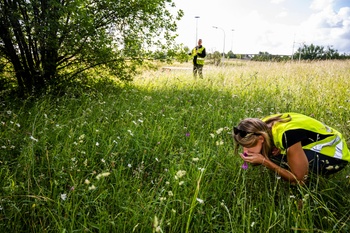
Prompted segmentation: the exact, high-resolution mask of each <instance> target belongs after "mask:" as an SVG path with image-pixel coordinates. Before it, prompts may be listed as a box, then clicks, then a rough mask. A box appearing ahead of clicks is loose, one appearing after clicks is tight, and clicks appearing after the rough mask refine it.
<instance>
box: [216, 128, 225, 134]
mask: <svg viewBox="0 0 350 233" xmlns="http://www.w3.org/2000/svg"><path fill="white" fill-rule="evenodd" d="M223 130H224V128H220V129H218V130H216V133H217V134H221V133H222V131H223Z"/></svg>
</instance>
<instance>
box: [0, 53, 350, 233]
mask: <svg viewBox="0 0 350 233" xmlns="http://www.w3.org/2000/svg"><path fill="white" fill-rule="evenodd" d="M177 67H178V69H173V70H171V71H169V70H167V69H165V70H162V69H161V68H160V69H158V70H145V71H143V72H142V74H140V75H139V76H137V77H136V78H135V80H134V81H133V82H132V83H130V84H123V83H120V82H118V81H117V80H114V79H113V78H112V77H110V78H108V79H107V78H105V77H102V74H101V71H100V72H96V73H94V74H91V76H92V78H90V79H87V80H84V79H81V80H80V81H81V82H83V83H84V84H85V86H84V87H82V86H80V85H72V86H70V87H69V88H67V90H66V92H65V93H59V94H57V95H44V96H42V97H36V98H30V99H27V100H17V99H11V98H2V99H0V106H1V108H0V177H1V179H0V231H1V232H177V233H178V232H232V233H239V232H242V233H247V232H254V233H255V232H278V233H279V232H349V231H350V208H349V206H350V166H348V167H347V168H346V169H344V170H342V171H341V172H339V173H337V174H335V175H333V176H331V177H327V178H325V177H312V176H311V177H310V182H309V183H307V184H306V185H305V186H291V185H290V184H288V183H287V182H285V181H283V180H282V179H281V178H280V177H278V176H276V175H275V174H274V173H273V172H271V171H269V170H267V169H265V168H264V167H262V166H251V165H249V168H248V169H247V170H243V169H242V168H241V165H242V160H241V159H240V157H239V156H238V155H236V154H234V144H233V140H232V135H231V131H232V128H233V126H234V125H236V124H237V123H238V122H239V121H240V120H241V119H243V118H246V117H258V118H260V117H263V116H265V115H269V114H272V113H278V112H287V111H293V112H300V113H303V114H306V115H309V116H313V117H315V118H316V119H319V120H320V121H323V122H324V123H326V124H328V125H329V126H332V127H334V128H336V129H338V130H339V131H340V132H342V133H343V134H344V136H345V137H346V138H347V139H348V142H349V143H348V145H349V146H350V128H349V127H350V111H349V110H350V61H349V60H347V61H320V62H301V63H299V62H286V63H268V62H262V63H258V62H251V61H232V62H230V63H227V64H226V65H225V66H224V67H215V66H210V65H206V66H205V68H204V79H199V78H194V77H193V76H192V71H191V68H192V67H191V64H190V63H187V64H185V65H178V66H177ZM185 68H187V69H185Z"/></svg>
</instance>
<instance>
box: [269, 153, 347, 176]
mask: <svg viewBox="0 0 350 233" xmlns="http://www.w3.org/2000/svg"><path fill="white" fill-rule="evenodd" d="M304 152H305V155H306V157H307V160H308V161H309V171H310V172H311V173H314V174H317V175H325V176H327V175H331V174H334V173H336V172H338V171H340V170H342V169H343V168H345V166H346V165H347V164H348V161H345V160H341V159H337V158H334V157H329V156H326V155H323V154H319V153H317V152H314V151H311V150H304ZM270 159H271V161H273V162H274V163H276V164H278V165H279V166H281V167H283V168H286V169H288V163H287V162H288V161H287V156H286V155H277V156H272V157H271V158H270Z"/></svg>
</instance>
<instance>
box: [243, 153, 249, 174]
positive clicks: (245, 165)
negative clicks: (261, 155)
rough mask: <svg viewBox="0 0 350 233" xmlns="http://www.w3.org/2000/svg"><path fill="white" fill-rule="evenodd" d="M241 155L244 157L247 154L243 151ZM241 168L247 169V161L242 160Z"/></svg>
mask: <svg viewBox="0 0 350 233" xmlns="http://www.w3.org/2000/svg"><path fill="white" fill-rule="evenodd" d="M243 156H244V157H246V156H248V154H247V153H245V152H244V153H243ZM242 168H243V169H244V170H247V169H248V163H247V162H246V161H244V163H243V165H242Z"/></svg>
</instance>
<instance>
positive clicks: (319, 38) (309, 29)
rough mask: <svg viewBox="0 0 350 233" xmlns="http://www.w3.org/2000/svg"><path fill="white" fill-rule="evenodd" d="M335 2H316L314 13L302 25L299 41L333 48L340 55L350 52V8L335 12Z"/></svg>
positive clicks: (313, 7) (313, 4) (319, 0)
mask: <svg viewBox="0 0 350 233" xmlns="http://www.w3.org/2000/svg"><path fill="white" fill-rule="evenodd" d="M334 4H335V3H334V1H333V0H315V1H313V2H312V4H311V6H310V8H311V9H312V10H313V13H312V14H311V15H310V16H309V18H308V19H307V20H306V21H305V22H303V23H302V24H301V29H300V30H299V35H298V39H299V40H303V41H304V42H305V43H306V44H311V43H313V44H316V45H322V46H333V47H334V48H335V49H336V50H338V51H339V52H340V53H343V52H350V41H349V38H350V7H342V8H340V9H339V10H338V11H336V10H335V5H334Z"/></svg>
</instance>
